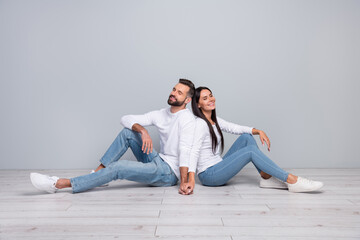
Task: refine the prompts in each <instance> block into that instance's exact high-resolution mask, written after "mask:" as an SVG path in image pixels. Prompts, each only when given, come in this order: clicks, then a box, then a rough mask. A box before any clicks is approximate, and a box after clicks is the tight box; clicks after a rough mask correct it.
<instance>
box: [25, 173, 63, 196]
mask: <svg viewBox="0 0 360 240" xmlns="http://www.w3.org/2000/svg"><path fill="white" fill-rule="evenodd" d="M58 179H59V178H58V177H55V176H53V177H50V176H48V175H44V174H40V173H30V180H31V183H32V184H33V185H34V187H36V188H37V189H39V190H41V191H45V192H48V193H56V191H57V190H58V188H56V187H55V185H56V182H57V180H58Z"/></svg>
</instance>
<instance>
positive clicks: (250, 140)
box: [239, 133, 257, 146]
mask: <svg viewBox="0 0 360 240" xmlns="http://www.w3.org/2000/svg"><path fill="white" fill-rule="evenodd" d="M239 138H241V139H242V140H243V141H246V142H247V143H248V144H250V145H256V146H257V144H256V141H255V138H254V137H253V135H251V134H249V133H244V134H242V135H241V136H240V137H239Z"/></svg>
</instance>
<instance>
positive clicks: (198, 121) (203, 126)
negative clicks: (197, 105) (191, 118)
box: [195, 117, 208, 129]
mask: <svg viewBox="0 0 360 240" xmlns="http://www.w3.org/2000/svg"><path fill="white" fill-rule="evenodd" d="M195 125H196V127H197V128H200V129H206V128H208V125H207V123H206V121H205V120H204V119H202V118H200V117H195Z"/></svg>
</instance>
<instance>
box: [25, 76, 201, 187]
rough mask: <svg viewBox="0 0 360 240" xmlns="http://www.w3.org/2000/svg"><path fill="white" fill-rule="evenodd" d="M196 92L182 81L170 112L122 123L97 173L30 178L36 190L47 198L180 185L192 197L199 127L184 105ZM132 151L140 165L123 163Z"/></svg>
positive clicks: (171, 97)
mask: <svg viewBox="0 0 360 240" xmlns="http://www.w3.org/2000/svg"><path fill="white" fill-rule="evenodd" d="M194 90H195V87H194V84H193V83H192V82H191V81H190V80H187V79H180V80H179V83H178V84H176V85H175V87H174V88H173V90H172V92H171V93H170V95H169V98H168V104H169V105H170V107H169V108H164V109H161V110H158V111H152V112H149V113H146V114H144V115H127V116H124V117H122V119H121V123H122V125H123V126H124V127H125V128H124V129H123V130H122V131H121V132H120V133H119V135H118V136H117V137H116V139H115V140H114V142H113V143H112V144H111V146H110V147H109V149H108V150H107V151H106V153H105V154H104V156H103V157H102V158H101V160H100V163H101V164H100V165H99V166H98V168H97V169H96V170H95V172H93V173H91V174H88V175H84V176H80V177H75V178H71V179H65V178H60V179H59V178H58V177H56V176H53V177H50V176H47V175H42V174H39V173H31V174H30V179H31V182H32V184H33V185H34V187H36V188H37V189H39V190H42V191H46V192H49V193H55V192H56V191H57V190H58V189H62V188H69V187H71V188H72V191H73V193H78V192H83V191H86V190H88V189H91V188H94V187H97V186H101V185H103V184H106V183H108V182H110V181H113V180H116V179H127V180H130V181H136V182H142V183H148V184H151V185H153V186H173V185H176V184H177V182H178V179H180V181H181V183H180V188H179V193H181V194H191V193H192V191H193V186H192V185H191V184H189V183H188V179H187V178H188V167H189V155H190V151H191V145H192V139H193V133H194V127H195V124H194V116H193V114H192V113H191V111H190V110H189V109H187V108H186V104H188V103H189V102H190V101H191V97H192V95H193V94H194ZM150 125H153V126H155V127H157V128H158V130H159V134H160V153H157V152H156V151H154V150H153V143H152V140H151V137H150V135H149V133H148V131H147V130H146V129H145V128H144V126H150ZM129 147H130V148H131V150H132V152H133V153H134V155H135V157H136V159H137V161H129V160H119V159H120V158H121V156H122V155H123V154H124V153H125V152H126V151H127V149H128V148H129Z"/></svg>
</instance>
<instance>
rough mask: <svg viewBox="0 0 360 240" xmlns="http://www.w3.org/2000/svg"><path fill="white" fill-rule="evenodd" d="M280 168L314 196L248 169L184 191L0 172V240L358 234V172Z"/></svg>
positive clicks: (333, 236)
mask: <svg viewBox="0 0 360 240" xmlns="http://www.w3.org/2000/svg"><path fill="white" fill-rule="evenodd" d="M287 170H288V171H289V172H291V173H293V174H295V175H300V176H304V177H309V178H310V179H314V180H319V181H323V182H324V184H325V186H324V188H323V190H322V191H321V192H316V193H290V192H288V191H287V190H275V189H262V188H259V186H258V184H259V176H258V174H257V172H256V171H255V169H250V168H249V169H244V170H243V171H241V172H240V174H238V175H237V176H236V177H235V178H234V179H233V180H232V181H231V182H229V183H228V184H227V185H226V186H223V187H215V188H214V187H213V188H210V187H204V186H201V185H199V184H197V185H196V188H195V193H194V194H193V195H191V196H182V195H179V194H178V192H177V187H149V186H147V185H144V184H139V183H134V182H129V181H115V182H112V183H110V185H109V186H108V187H99V188H95V189H93V190H90V191H87V192H84V193H79V194H72V193H71V190H70V189H69V190H61V191H59V192H58V193H56V194H44V193H42V192H39V191H38V190H36V189H35V188H33V186H32V185H31V183H30V179H29V173H30V172H32V171H34V170H32V171H29V170H21V171H18V170H0V183H1V188H0V193H1V195H0V239H1V240H3V239H47V240H49V239H50V240H52V239H126V240H128V239H129V240H132V239H170V240H171V239H204V240H205V239H206V240H214V239H226V240H231V239H233V240H240V239H274V240H278V239H304V238H306V239H327V240H329V239H360V169H287ZM37 172H42V173H48V174H52V175H56V176H59V177H73V176H78V175H83V174H87V173H88V172H89V170H74V171H69V170H46V171H45V170H42V171H37Z"/></svg>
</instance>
